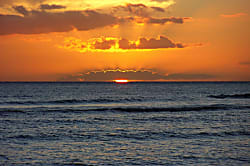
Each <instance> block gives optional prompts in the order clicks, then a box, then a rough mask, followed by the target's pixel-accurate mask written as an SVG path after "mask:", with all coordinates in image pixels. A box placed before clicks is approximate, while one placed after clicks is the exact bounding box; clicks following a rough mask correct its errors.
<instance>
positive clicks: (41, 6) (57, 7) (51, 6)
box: [40, 4, 66, 10]
mask: <svg viewBox="0 0 250 166" xmlns="http://www.w3.org/2000/svg"><path fill="white" fill-rule="evenodd" d="M64 8H66V6H63V5H55V4H53V5H49V4H41V5H40V9H42V10H52V9H64Z"/></svg>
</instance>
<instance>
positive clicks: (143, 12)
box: [112, 3, 165, 17]
mask: <svg viewBox="0 0 250 166" xmlns="http://www.w3.org/2000/svg"><path fill="white" fill-rule="evenodd" d="M112 9H113V10H112V14H114V15H116V16H138V17H149V16H151V15H153V14H154V13H155V12H161V13H163V12H165V9H164V8H162V7H159V6H146V5H144V4H142V3H140V4H131V3H128V4H126V5H120V6H116V7H113V8H112Z"/></svg>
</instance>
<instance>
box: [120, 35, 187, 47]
mask: <svg viewBox="0 0 250 166" xmlns="http://www.w3.org/2000/svg"><path fill="white" fill-rule="evenodd" d="M139 41H140V42H139V45H135V44H133V43H132V44H131V42H129V41H128V40H127V39H121V40H120V41H119V47H120V48H121V49H158V48H184V45H183V44H181V43H174V42H172V41H171V40H169V39H168V38H167V37H164V36H160V39H155V38H150V39H146V38H140V39H139Z"/></svg>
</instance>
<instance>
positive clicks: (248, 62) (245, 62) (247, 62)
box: [239, 61, 250, 66]
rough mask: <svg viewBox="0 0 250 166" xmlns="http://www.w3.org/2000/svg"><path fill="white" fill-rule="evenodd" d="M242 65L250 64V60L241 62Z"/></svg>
mask: <svg viewBox="0 0 250 166" xmlns="http://www.w3.org/2000/svg"><path fill="white" fill-rule="evenodd" d="M239 64H240V65H246V66H250V61H244V62H239Z"/></svg>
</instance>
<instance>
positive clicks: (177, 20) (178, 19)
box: [147, 17, 190, 24]
mask: <svg viewBox="0 0 250 166" xmlns="http://www.w3.org/2000/svg"><path fill="white" fill-rule="evenodd" d="M188 19H190V18H188V17H185V18H181V17H169V18H149V19H148V21H147V23H150V24H165V23H167V22H171V23H176V24H183V23H184V20H188Z"/></svg>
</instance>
